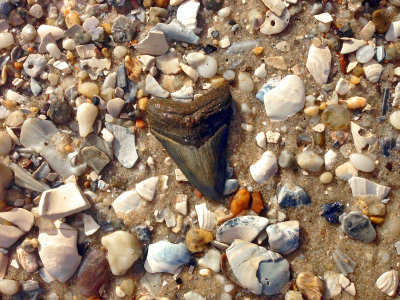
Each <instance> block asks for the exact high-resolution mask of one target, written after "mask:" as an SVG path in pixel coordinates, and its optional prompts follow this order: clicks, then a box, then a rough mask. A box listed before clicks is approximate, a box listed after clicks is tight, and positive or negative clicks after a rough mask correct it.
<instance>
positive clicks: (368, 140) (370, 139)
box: [350, 122, 378, 153]
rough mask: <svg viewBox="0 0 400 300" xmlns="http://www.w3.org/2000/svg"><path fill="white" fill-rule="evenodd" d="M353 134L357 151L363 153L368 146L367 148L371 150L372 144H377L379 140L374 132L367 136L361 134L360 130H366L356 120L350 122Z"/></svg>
mask: <svg viewBox="0 0 400 300" xmlns="http://www.w3.org/2000/svg"><path fill="white" fill-rule="evenodd" d="M350 130H351V134H352V135H353V140H354V147H355V148H356V150H357V152H359V153H361V151H362V150H363V149H364V148H365V147H367V146H368V149H367V150H370V148H371V147H372V146H374V145H375V144H376V142H377V141H378V139H377V137H376V136H375V135H373V134H372V133H368V134H367V135H366V136H362V135H360V133H359V132H360V131H361V130H362V131H365V130H364V128H363V127H361V126H359V125H357V124H356V123H354V122H351V124H350Z"/></svg>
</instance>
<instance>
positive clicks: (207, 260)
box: [199, 249, 221, 273]
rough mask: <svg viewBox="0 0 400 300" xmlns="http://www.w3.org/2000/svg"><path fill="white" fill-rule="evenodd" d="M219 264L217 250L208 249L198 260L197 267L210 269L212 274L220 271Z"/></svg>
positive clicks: (219, 255) (219, 257) (219, 254)
mask: <svg viewBox="0 0 400 300" xmlns="http://www.w3.org/2000/svg"><path fill="white" fill-rule="evenodd" d="M220 262H221V252H219V251H218V250H217V249H210V250H208V251H207V252H206V253H205V254H204V256H203V257H201V258H200V259H199V266H201V267H204V268H208V269H211V270H212V271H213V272H215V273H218V272H219V271H220V269H221V266H220Z"/></svg>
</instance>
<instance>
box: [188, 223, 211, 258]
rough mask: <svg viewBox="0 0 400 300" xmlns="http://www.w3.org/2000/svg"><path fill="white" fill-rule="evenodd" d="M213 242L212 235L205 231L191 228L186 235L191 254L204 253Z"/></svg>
mask: <svg viewBox="0 0 400 300" xmlns="http://www.w3.org/2000/svg"><path fill="white" fill-rule="evenodd" d="M212 240H213V235H212V233H211V232H209V231H207V230H203V229H198V228H191V229H190V230H189V231H188V233H187V234H186V245H187V247H188V249H189V251H190V252H201V251H204V250H205V249H207V247H208V243H210V242H211V241H212Z"/></svg>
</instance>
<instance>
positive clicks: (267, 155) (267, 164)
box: [250, 151, 278, 184]
mask: <svg viewBox="0 0 400 300" xmlns="http://www.w3.org/2000/svg"><path fill="white" fill-rule="evenodd" d="M277 171H278V163H277V161H276V157H275V154H274V153H273V152H271V151H265V152H264V153H263V154H262V156H261V158H260V159H259V160H258V161H256V163H255V164H254V165H251V166H250V174H251V177H253V179H254V180H255V181H256V182H257V183H260V184H261V183H266V182H267V181H268V179H270V178H271V177H272V176H274V175H275V174H276V172H277Z"/></svg>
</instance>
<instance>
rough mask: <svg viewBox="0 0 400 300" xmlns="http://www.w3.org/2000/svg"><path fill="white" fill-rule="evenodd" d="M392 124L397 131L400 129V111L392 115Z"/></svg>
mask: <svg viewBox="0 0 400 300" xmlns="http://www.w3.org/2000/svg"><path fill="white" fill-rule="evenodd" d="M389 120H390V124H392V126H393V127H394V128H396V129H400V110H396V111H395V112H393V113H392V114H391V115H390V119H389Z"/></svg>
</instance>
